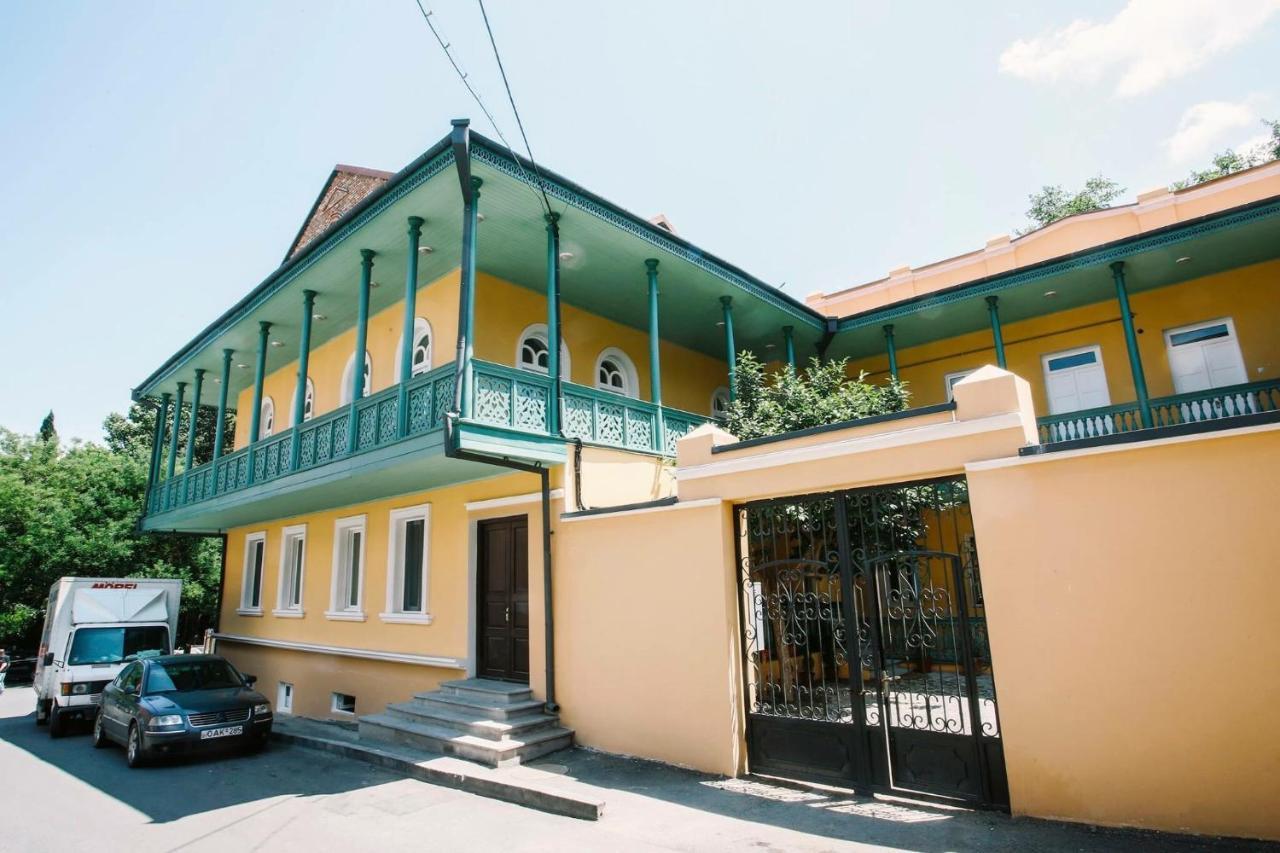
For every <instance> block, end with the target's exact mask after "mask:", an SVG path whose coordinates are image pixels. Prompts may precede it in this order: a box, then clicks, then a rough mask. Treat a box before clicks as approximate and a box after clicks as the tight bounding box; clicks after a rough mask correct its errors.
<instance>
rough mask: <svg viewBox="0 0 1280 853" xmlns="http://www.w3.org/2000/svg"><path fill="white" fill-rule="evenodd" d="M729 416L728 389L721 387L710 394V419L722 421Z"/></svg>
mask: <svg viewBox="0 0 1280 853" xmlns="http://www.w3.org/2000/svg"><path fill="white" fill-rule="evenodd" d="M728 414H729V389H728V388H726V387H724V386H723V385H721V386H720V387H719V388H717V389H716V390H714V391H712V392H711V417H713V418H715V419H716V420H718V421H722V420H724V419H725V418H726V417H727V416H728Z"/></svg>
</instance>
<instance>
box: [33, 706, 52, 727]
mask: <svg viewBox="0 0 1280 853" xmlns="http://www.w3.org/2000/svg"><path fill="white" fill-rule="evenodd" d="M36 725H37V726H47V725H49V702H48V701H47V700H44V699H37V700H36Z"/></svg>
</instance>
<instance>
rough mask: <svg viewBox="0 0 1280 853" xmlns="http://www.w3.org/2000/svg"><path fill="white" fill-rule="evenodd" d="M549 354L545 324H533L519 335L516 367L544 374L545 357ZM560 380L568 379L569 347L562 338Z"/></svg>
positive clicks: (545, 366) (545, 369) (545, 368)
mask: <svg viewBox="0 0 1280 853" xmlns="http://www.w3.org/2000/svg"><path fill="white" fill-rule="evenodd" d="M550 352H551V350H550V348H549V347H548V345H547V327H546V324H544V323H534V324H533V325H532V326H529V327H527V328H526V329H525V330H524V331H523V332H521V333H520V339H519V342H518V343H517V344H516V366H517V367H519V368H520V369H522V370H530V371H533V372H534V373H546V372H547V370H548V368H547V356H548V354H549V353H550ZM560 378H561V379H562V380H564V381H568V379H569V347H568V346H567V345H566V344H565V342H564V338H561V339H560Z"/></svg>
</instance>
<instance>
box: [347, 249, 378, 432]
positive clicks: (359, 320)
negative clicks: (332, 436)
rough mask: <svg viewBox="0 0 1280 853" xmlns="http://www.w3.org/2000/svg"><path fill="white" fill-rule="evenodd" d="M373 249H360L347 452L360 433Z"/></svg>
mask: <svg viewBox="0 0 1280 853" xmlns="http://www.w3.org/2000/svg"><path fill="white" fill-rule="evenodd" d="M377 254H378V253H377V252H375V251H373V249H361V250H360V303H359V306H358V308H357V309H356V310H357V314H356V348H355V354H354V355H353V356H352V361H351V414H350V416H349V417H348V418H347V452H348V453H355V451H356V443H357V440H358V439H359V433H360V410H359V406H360V399H361V398H362V397H364V354H365V350H366V348H367V347H368V339H369V287H370V285H371V284H372V282H373V258H374V256H375V255H377Z"/></svg>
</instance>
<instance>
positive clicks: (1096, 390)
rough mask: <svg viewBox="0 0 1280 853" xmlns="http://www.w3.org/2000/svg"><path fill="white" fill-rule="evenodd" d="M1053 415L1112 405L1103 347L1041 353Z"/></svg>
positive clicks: (1050, 410) (1045, 383)
mask: <svg viewBox="0 0 1280 853" xmlns="http://www.w3.org/2000/svg"><path fill="white" fill-rule="evenodd" d="M1040 360H1041V362H1042V363H1043V365H1044V385H1045V391H1046V392H1047V395H1048V397H1049V414H1051V415H1062V414H1066V413H1068V412H1078V411H1081V410H1083V409H1096V408H1099V407H1101V406H1110V405H1111V392H1110V391H1109V390H1108V389H1107V373H1106V371H1105V370H1104V369H1103V366H1102V349H1101V348H1100V347H1098V346H1096V345H1095V346H1087V347H1078V348H1076V349H1069V350H1063V351H1062V352H1055V353H1050V354H1049V355H1045V356H1041V359H1040Z"/></svg>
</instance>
